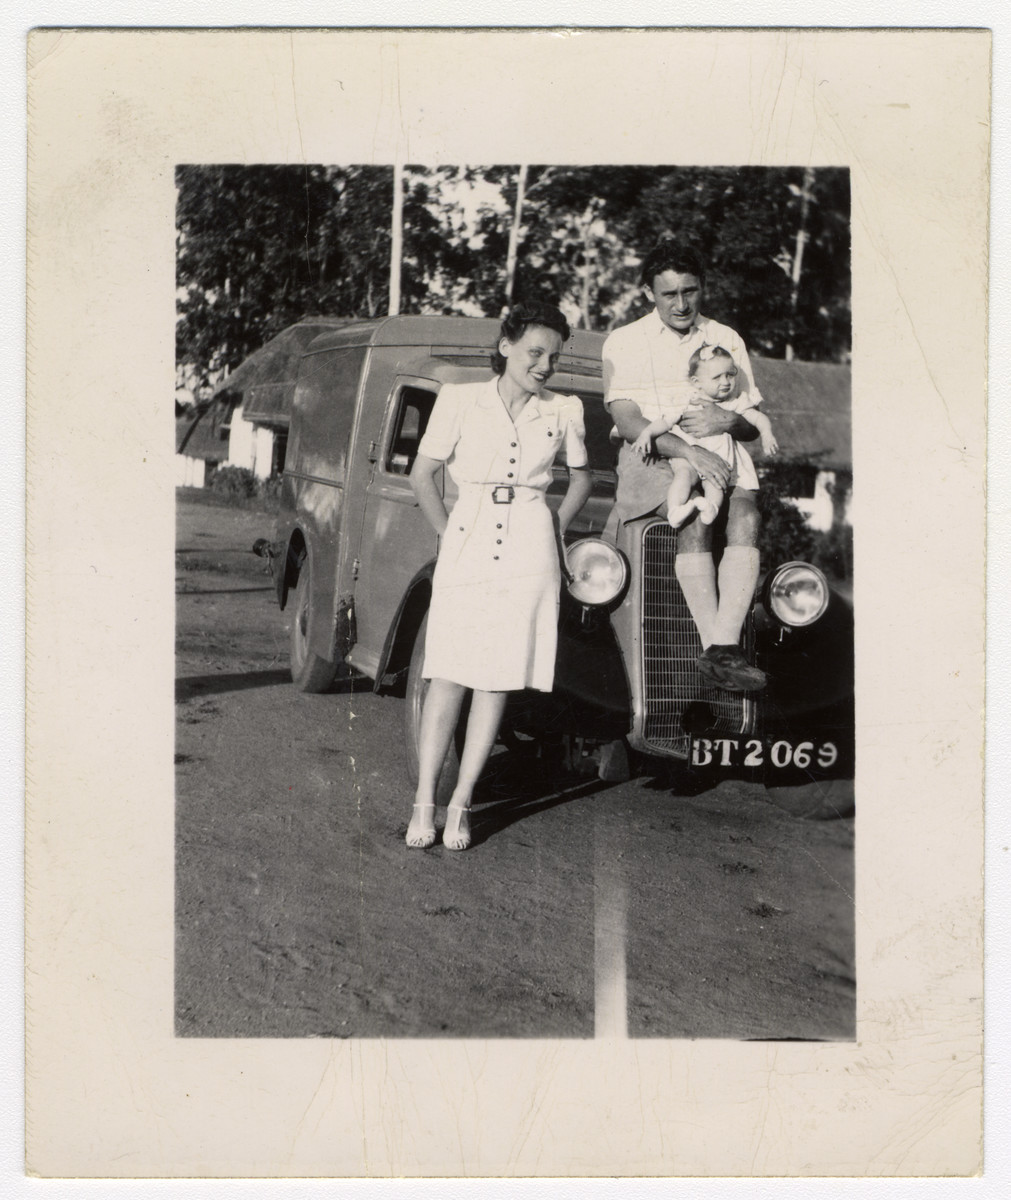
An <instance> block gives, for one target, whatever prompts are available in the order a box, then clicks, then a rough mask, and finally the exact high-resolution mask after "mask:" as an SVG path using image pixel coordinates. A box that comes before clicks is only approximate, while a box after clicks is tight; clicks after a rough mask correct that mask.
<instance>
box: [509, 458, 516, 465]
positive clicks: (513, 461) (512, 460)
mask: <svg viewBox="0 0 1011 1200" xmlns="http://www.w3.org/2000/svg"><path fill="white" fill-rule="evenodd" d="M509 461H510V463H512V464H513V465H514V466H515V464H516V459H515V458H511V459H510V460H509Z"/></svg>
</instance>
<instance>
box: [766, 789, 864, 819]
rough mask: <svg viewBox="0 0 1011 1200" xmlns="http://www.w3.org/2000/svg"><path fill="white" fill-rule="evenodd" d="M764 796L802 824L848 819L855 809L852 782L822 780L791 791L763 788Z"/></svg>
mask: <svg viewBox="0 0 1011 1200" xmlns="http://www.w3.org/2000/svg"><path fill="white" fill-rule="evenodd" d="M765 794H766V795H767V796H768V798H769V800H770V801H771V802H772V803H773V804H775V805H776V807H777V808H781V809H783V811H784V812H788V813H790V814H791V815H792V816H795V817H800V818H801V819H803V820H806V821H834V820H836V819H837V818H839V817H852V816H853V813H854V811H855V808H856V805H855V802H854V796H853V780H852V779H824V780H819V781H813V782H811V783H802V784H798V785H797V786H795V787H772V786H768V785H766V788H765Z"/></svg>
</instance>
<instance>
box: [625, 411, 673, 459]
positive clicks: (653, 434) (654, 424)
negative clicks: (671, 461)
mask: <svg viewBox="0 0 1011 1200" xmlns="http://www.w3.org/2000/svg"><path fill="white" fill-rule="evenodd" d="M676 424H677V421H676V420H674V419H672V418H670V417H657V419H656V420H655V421H650V423H649V424H648V425H647V426H646V428H645V429H644V430H643V431H642V433H640V434H639V436H638V437H637V438H636V439H635V441H634V442H633V443H632V453H633V454H638V455H639V457H640V458H649V456H650V455H651V454H652V453H653V439H654V438H658V437H659V436H660V434H662V433H670V431H671V429H672V428H673V426H674V425H676Z"/></svg>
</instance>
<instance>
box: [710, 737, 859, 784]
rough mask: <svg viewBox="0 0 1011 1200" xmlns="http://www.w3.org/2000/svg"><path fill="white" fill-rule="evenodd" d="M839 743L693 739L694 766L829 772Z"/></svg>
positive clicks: (772, 739) (755, 739) (766, 770)
mask: <svg viewBox="0 0 1011 1200" xmlns="http://www.w3.org/2000/svg"><path fill="white" fill-rule="evenodd" d="M839 753H840V751H839V744H838V743H837V742H832V741H822V740H815V741H796V742H795V741H789V740H787V739H785V738H772V737H765V738H761V737H721V736H719V735H718V734H712V735H710V736H708V737H696V738H693V739H692V753H691V764H692V766H693V767H699V768H706V767H713V768H716V769H719V768H722V767H739V768H742V769H744V770H761V771H765V772H771V773H773V774H774V773H776V772H778V771H783V772H786V771H808V772H811V771H830V770H831V769H832V768H833V767H835V766H836V765H837V764H838V762H839Z"/></svg>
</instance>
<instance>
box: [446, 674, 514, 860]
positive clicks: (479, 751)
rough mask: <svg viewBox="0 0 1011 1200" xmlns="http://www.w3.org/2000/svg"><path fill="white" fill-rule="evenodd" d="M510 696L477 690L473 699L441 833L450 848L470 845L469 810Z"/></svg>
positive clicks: (504, 693) (463, 847)
mask: <svg viewBox="0 0 1011 1200" xmlns="http://www.w3.org/2000/svg"><path fill="white" fill-rule="evenodd" d="M508 695H509V693H508V692H481V691H475V692H474V696H473V698H472V700H471V702H470V714H469V716H468V718H467V736H466V739H465V740H464V744H463V755H462V757H461V758H460V774H459V776H458V778H457V784H456V787H455V788H454V789H453V795H452V796H451V797H450V799H449V807H448V808H447V810H446V828H445V829H444V830H443V833H442V844H443V845H444V846H445V847H446V848H447V849H448V850H466V849H467V847H468V846H469V845H470V815H469V811H470V802H471V797H472V795H473V793H474V785H475V784H476V783H477V781H478V777H479V776H480V774H481V772H482V771H483V770H484V765H485V763H486V762H487V761H488V755H489V754H491V751H492V747H493V746H494V745H495V738H496V736H497V735H498V727H499V725H500V724H501V723H502V713H503V712H504V711H505V705H506V700H507V699H508ZM447 745H448V743H447Z"/></svg>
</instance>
